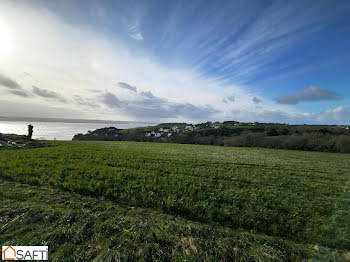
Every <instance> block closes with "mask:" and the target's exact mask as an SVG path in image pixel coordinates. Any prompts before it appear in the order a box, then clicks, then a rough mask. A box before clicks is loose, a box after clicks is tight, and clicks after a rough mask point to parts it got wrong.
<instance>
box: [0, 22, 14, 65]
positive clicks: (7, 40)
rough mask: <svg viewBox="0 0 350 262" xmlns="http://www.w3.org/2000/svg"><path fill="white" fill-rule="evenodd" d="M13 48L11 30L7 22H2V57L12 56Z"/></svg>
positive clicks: (0, 38)
mask: <svg viewBox="0 0 350 262" xmlns="http://www.w3.org/2000/svg"><path fill="white" fill-rule="evenodd" d="M12 48H13V45H12V39H11V34H10V30H9V28H8V26H7V25H6V24H4V23H1V22H0V59H2V58H6V57H8V56H10V55H11V53H12Z"/></svg>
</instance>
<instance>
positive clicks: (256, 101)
mask: <svg viewBox="0 0 350 262" xmlns="http://www.w3.org/2000/svg"><path fill="white" fill-rule="evenodd" d="M253 102H254V103H255V104H259V103H261V102H262V101H261V100H260V99H259V98H257V97H256V96H254V97H253Z"/></svg>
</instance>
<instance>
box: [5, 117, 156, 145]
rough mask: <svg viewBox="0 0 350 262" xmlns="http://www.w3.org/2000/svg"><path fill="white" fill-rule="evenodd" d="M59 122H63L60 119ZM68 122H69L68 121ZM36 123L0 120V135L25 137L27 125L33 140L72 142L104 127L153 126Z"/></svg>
mask: <svg viewBox="0 0 350 262" xmlns="http://www.w3.org/2000/svg"><path fill="white" fill-rule="evenodd" d="M60 121H64V120H63V119H60ZM68 121H69V120H68ZM68 121H66V122H58V121H55V122H49V121H45V122H41V121H40V122H38V121H33V120H32V121H29V120H26V121H1V120H0V133H4V134H17V135H27V132H28V125H29V124H31V125H33V126H34V132H33V138H34V139H40V140H72V138H73V137H74V135H76V134H78V133H87V131H89V130H91V131H93V130H95V129H98V128H104V127H111V126H113V127H116V128H121V129H125V128H133V127H142V126H149V125H154V124H155V123H153V122H149V123H147V122H132V121H130V122H127V121H106V122H102V121H101V120H97V121H96V122H93V120H91V122H90V121H89V122H87V123H78V122H68Z"/></svg>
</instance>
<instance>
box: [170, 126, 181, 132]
mask: <svg viewBox="0 0 350 262" xmlns="http://www.w3.org/2000/svg"><path fill="white" fill-rule="evenodd" d="M171 130H173V132H174V133H178V132H180V128H179V127H178V126H173V127H172V128H171Z"/></svg>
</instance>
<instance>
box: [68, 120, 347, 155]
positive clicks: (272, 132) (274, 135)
mask: <svg viewBox="0 0 350 262" xmlns="http://www.w3.org/2000/svg"><path fill="white" fill-rule="evenodd" d="M73 140H96V141H101V140H102V141H140V142H162V143H178V144H199V145H217V146H238V147H262V148H276V149H292V150H306V151H320V152H340V153H350V129H349V126H327V125H322V126H318V125H287V124H275V123H270V124H267V123H239V122H236V121H225V122H222V123H219V122H215V123H212V122H207V123H201V124H196V125H193V124H186V123H163V124H159V125H156V126H148V127H139V128H130V129H118V128H115V127H106V128H101V129H97V130H94V131H89V132H88V133H87V134H77V135H75V136H74V138H73Z"/></svg>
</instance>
